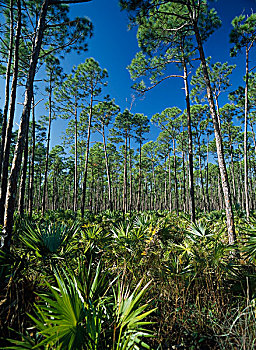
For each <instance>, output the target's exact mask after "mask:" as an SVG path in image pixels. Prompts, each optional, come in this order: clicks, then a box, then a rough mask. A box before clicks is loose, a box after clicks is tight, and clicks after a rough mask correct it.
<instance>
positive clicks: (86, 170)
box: [81, 90, 93, 217]
mask: <svg viewBox="0 0 256 350" xmlns="http://www.w3.org/2000/svg"><path fill="white" fill-rule="evenodd" d="M92 105H93V90H92V92H91V98H90V109H89V120H88V131H87V141H86V153H85V163H84V181H83V193H82V205H81V214H82V217H84V207H85V196H86V185H87V172H88V161H89V151H90V137H91V126H92Z"/></svg>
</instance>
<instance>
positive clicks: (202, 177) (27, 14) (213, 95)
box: [0, 0, 256, 249]
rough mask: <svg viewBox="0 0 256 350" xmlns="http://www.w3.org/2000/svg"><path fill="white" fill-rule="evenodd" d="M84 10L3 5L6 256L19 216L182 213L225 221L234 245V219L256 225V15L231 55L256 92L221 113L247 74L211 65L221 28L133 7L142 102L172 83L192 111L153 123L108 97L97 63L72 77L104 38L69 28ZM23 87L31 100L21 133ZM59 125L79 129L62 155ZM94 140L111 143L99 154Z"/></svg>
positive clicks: (188, 7)
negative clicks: (41, 93)
mask: <svg viewBox="0 0 256 350" xmlns="http://www.w3.org/2000/svg"><path fill="white" fill-rule="evenodd" d="M82 2H88V0H87V1H71V0H70V1H64V0H62V1H61V0H59V1H55V0H52V1H47V0H44V1H39V0H38V1H25V0H24V1H22V0H17V1H15V0H10V1H1V5H2V15H3V18H4V19H5V22H4V24H3V25H2V26H1V38H2V40H1V47H2V49H1V57H2V74H3V75H5V100H4V106H3V112H2V127H1V133H2V138H1V150H0V152H1V153H0V174H1V190H0V224H1V225H2V226H3V235H2V247H4V248H5V249H8V247H10V242H11V234H12V227H13V220H14V211H15V210H16V209H17V210H18V212H19V214H21V215H22V214H23V213H24V211H27V212H28V214H29V215H30V216H32V214H33V210H37V211H39V212H41V213H42V214H43V215H44V213H45V211H46V210H48V209H52V210H73V211H75V212H77V211H80V212H81V215H82V216H85V215H86V212H87V211H93V212H95V213H97V212H100V211H102V210H107V209H108V210H110V211H113V210H121V211H123V213H127V212H130V211H146V210H168V211H172V210H174V211H176V213H177V214H179V213H180V212H187V213H190V216H191V220H192V221H195V220H196V212H197V210H202V211H204V212H209V211H211V210H218V209H223V210H225V213H226V220H227V229H228V237H229V243H230V244H233V243H234V242H235V241H236V233H235V226H234V214H233V209H234V208H237V209H238V208H241V209H242V210H245V212H246V215H247V218H249V215H250V211H252V210H254V209H255V185H256V182H255V176H256V163H255V152H256V141H255V133H254V121H255V80H256V75H255V73H254V72H253V67H250V57H251V56H250V55H252V53H253V46H254V43H255V39H256V15H255V14H251V15H250V16H245V15H241V16H238V17H236V18H235V19H234V20H233V21H232V26H233V29H232V31H231V33H230V42H231V47H230V54H231V56H235V55H238V54H240V55H244V57H245V68H244V73H245V74H244V83H243V85H241V86H240V87H239V88H238V89H236V90H235V91H232V92H230V93H229V95H228V96H229V100H228V103H226V104H225V105H223V106H221V105H220V95H221V94H222V93H224V92H227V90H228V89H229V90H230V87H231V74H232V72H233V70H234V69H235V68H236V67H235V66H234V65H230V64H228V62H225V63H221V62H215V61H214V58H210V57H208V58H207V57H206V55H205V51H204V43H205V41H206V40H207V39H208V38H209V37H210V36H211V34H212V33H213V32H214V31H215V29H217V28H219V27H220V25H221V22H220V19H219V17H218V15H217V13H216V11H215V10H214V9H212V8H211V7H210V6H209V4H208V3H207V1H203V0H198V1H191V0H178V1H161V2H160V1H157V0H144V1H142V0H141V1H138V0H136V1H135V0H121V1H120V4H121V7H122V8H123V9H125V10H127V11H128V12H129V15H130V17H131V21H132V23H133V25H136V26H137V28H138V32H137V39H138V44H139V47H140V49H141V51H140V52H138V53H137V54H136V56H135V58H134V59H133V60H132V62H131V64H130V65H129V67H128V69H129V71H130V74H131V78H132V79H133V80H136V82H135V84H134V89H135V90H136V92H137V93H139V94H145V93H147V91H149V90H151V89H157V86H158V85H159V84H160V83H162V82H163V81H165V80H167V79H174V78H179V79H182V80H183V83H184V101H185V104H186V109H185V110H181V109H180V108H179V107H178V106H170V107H169V108H166V109H164V110H163V111H159V113H157V114H155V115H153V116H145V115H144V114H143V113H133V112H132V104H131V107H130V108H129V109H128V108H126V109H124V110H121V109H120V107H119V106H118V105H117V104H116V102H115V99H114V98H113V97H112V96H108V95H107V94H106V92H105V90H106V86H107V79H108V72H107V70H106V69H105V68H102V67H101V66H100V63H99V62H97V61H96V60H95V59H94V58H87V59H86V60H85V62H84V63H81V64H79V65H78V66H77V67H73V70H72V72H71V73H70V74H67V73H65V72H63V69H62V66H61V65H62V57H63V56H64V55H65V54H67V53H69V52H70V51H71V50H74V51H76V52H80V51H85V50H86V49H87V39H88V37H90V36H91V35H92V30H93V28H92V23H91V22H90V21H89V20H88V19H87V18H75V19H71V18H70V16H69V9H70V7H69V5H71V4H73V3H82ZM196 62H198V63H196ZM196 64H197V67H196V68H194V66H195V65H196ZM39 69H41V70H42V69H44V71H45V81H44V85H45V92H46V94H47V101H45V102H46V109H47V111H48V114H47V115H46V116H38V115H36V106H37V104H38V103H41V101H40V99H38V97H37V89H41V87H40V83H38V82H36V79H35V77H36V74H37V72H38V71H39ZM170 70H173V71H174V74H169V72H170ZM190 72H192V77H191V76H190ZM20 86H23V89H24V91H25V94H24V103H23V107H22V113H21V118H20V126H19V130H18V133H15V132H14V131H13V121H14V116H15V108H16V105H17V101H16V95H17V89H18V88H19V87H20ZM56 118H63V119H67V120H68V126H67V129H66V132H65V134H64V136H63V139H62V142H61V144H60V145H57V146H55V147H53V148H52V149H50V140H51V136H52V121H53V120H54V119H56ZM239 120H240V123H239V122H238V121H239ZM150 123H152V124H154V125H155V126H156V127H158V128H159V135H158V137H157V139H156V141H150V140H148V136H147V135H148V132H149V129H150ZM248 127H249V128H250V130H248ZM93 133H95V134H98V135H99V136H100V138H101V140H100V141H98V142H93V143H92V139H91V135H92V134H93Z"/></svg>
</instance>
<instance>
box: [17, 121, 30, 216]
mask: <svg viewBox="0 0 256 350" xmlns="http://www.w3.org/2000/svg"><path fill="white" fill-rule="evenodd" d="M28 131H29V127H28V126H27V131H26V141H25V149H24V155H23V168H22V173H21V180H20V194H19V203H18V212H19V214H20V215H21V216H22V215H23V214H24V198H25V189H26V177H27V166H28Z"/></svg>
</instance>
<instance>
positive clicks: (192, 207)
mask: <svg viewBox="0 0 256 350" xmlns="http://www.w3.org/2000/svg"><path fill="white" fill-rule="evenodd" d="M183 70H184V84H185V93H186V106H187V126H188V161H189V206H190V214H191V221H192V222H195V220H196V214H195V195H194V167H193V136H192V128H191V112H190V98H189V87H188V72H187V65H186V61H185V59H183Z"/></svg>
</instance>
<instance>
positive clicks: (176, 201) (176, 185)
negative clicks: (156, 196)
mask: <svg viewBox="0 0 256 350" xmlns="http://www.w3.org/2000/svg"><path fill="white" fill-rule="evenodd" d="M172 143H173V161H174V190H175V209H176V213H177V215H179V194H178V182H177V164H176V149H175V148H176V147H175V139H174V138H173V139H172Z"/></svg>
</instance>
